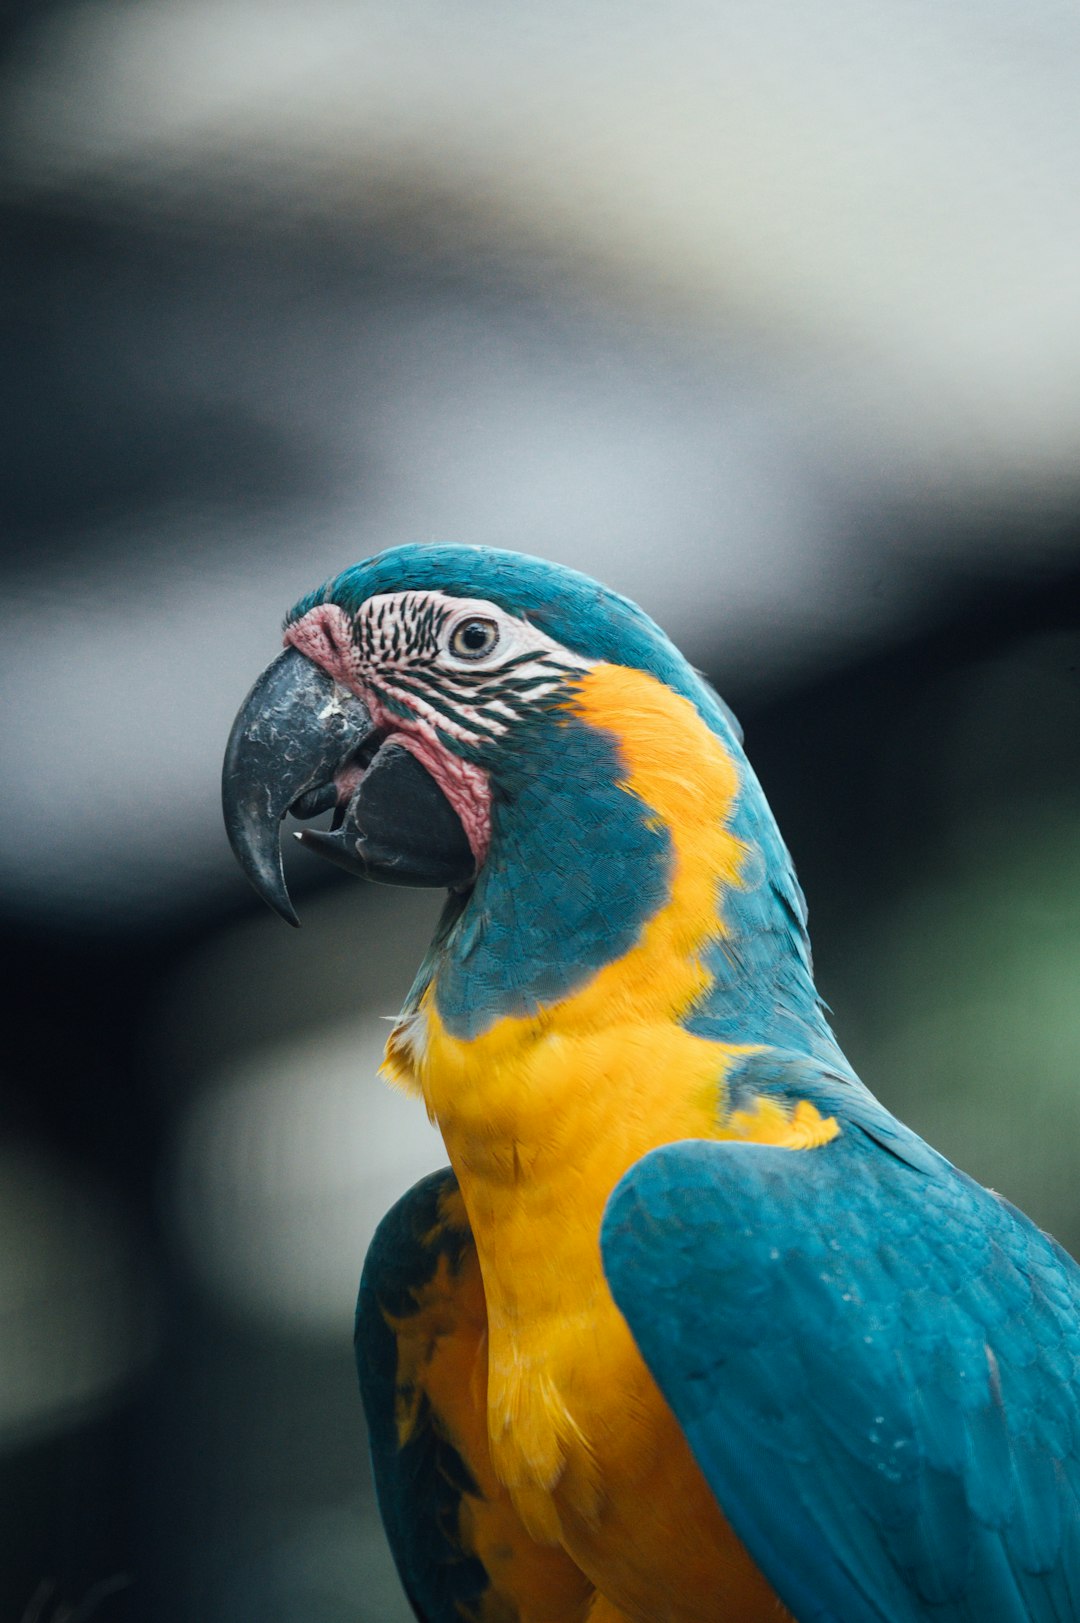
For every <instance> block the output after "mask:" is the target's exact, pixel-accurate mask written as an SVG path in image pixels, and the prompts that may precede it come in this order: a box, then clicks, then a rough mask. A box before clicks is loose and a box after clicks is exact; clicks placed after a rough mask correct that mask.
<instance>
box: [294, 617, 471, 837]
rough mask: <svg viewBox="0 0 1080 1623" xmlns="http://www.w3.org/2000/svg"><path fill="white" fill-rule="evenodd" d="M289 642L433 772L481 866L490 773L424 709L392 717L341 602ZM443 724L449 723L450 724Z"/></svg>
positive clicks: (351, 780)
mask: <svg viewBox="0 0 1080 1623" xmlns="http://www.w3.org/2000/svg"><path fill="white" fill-rule="evenodd" d="M285 642H286V644H287V645H291V646H292V647H293V648H297V649H299V651H300V652H301V653H302V654H306V655H307V657H308V659H310V660H312V661H313V662H314V663H315V664H316V665H318V666H319V668H320V670H323V671H325V672H326V674H327V676H329V677H331V678H332V680H333V681H335V682H340V684H341V686H342V687H345V688H348V690H349V691H350V693H355V694H356V696H357V698H358V699H362V700H363V702H364V704H365V705H367V707H368V709H369V710H370V712H371V719H372V721H373V723H374V724H375V726H376V727H378V728H379V730H380V732H383V733H385V734H386V737H387V738H388V739H390V738H392V739H394V741H395V742H396V743H398V744H401V745H402V747H403V748H404V749H407V750H408V751H409V753H410V755H415V757H416V759H417V760H418V761H419V762H420V764H421V766H423V767H424V768H425V770H426V771H428V772H430V774H431V776H432V777H433V778H434V779H435V782H436V783H437V784H438V785H439V788H440V789H441V790H442V792H443V794H444V795H445V796H446V798H447V800H448V801H449V802H450V804H451V806H453V808H454V810H455V812H456V813H457V815H458V818H459V820H460V822H461V826H462V828H463V829H464V830H465V837H466V839H467V840H468V842H469V845H470V847H471V849H472V854H473V857H474V859H475V861H476V866H477V868H479V867H480V865H481V864H482V863H483V861H484V859H485V857H486V856H487V854H488V847H489V846H490V844H491V785H490V783H489V781H488V777H487V774H486V773H485V772H482V771H481V769H480V768H479V767H477V766H473V765H472V763H471V762H469V761H463V760H462V759H461V757H460V756H459V755H455V754H454V753H453V751H451V750H448V749H447V748H446V746H445V745H444V744H443V743H442V742H441V741H440V739H439V737H438V734H437V732H436V730H435V725H434V721H433V720H429V719H428V718H427V717H426V716H425V715H423V714H422V713H412V714H410V715H409V716H408V717H401V716H389V715H387V713H386V711H385V710H384V709H383V706H382V704H381V703H380V701H379V699H378V697H377V696H376V694H375V693H373V692H372V690H371V688H370V687H369V685H368V683H367V682H366V680H365V673H364V668H363V664H362V661H361V656H360V650H359V649H358V648H357V646H356V644H355V643H354V642H353V639H352V630H351V627H350V625H349V620H348V617H347V615H346V614H345V612H344V610H343V609H340V608H339V607H338V606H337V604H336V603H320V604H318V605H317V606H316V607H315V608H313V609H309V610H308V612H307V613H306V614H305V615H304V616H303V618H302V619H300V620H297V621H295V622H294V624H292V625H291V626H288V627H287V628H286V631H285ZM442 724H443V725H444V726H445V722H443V723H442ZM361 775H362V774H360V773H359V772H358V770H357V769H356V768H348V769H347V770H346V772H345V773H344V774H343V775H342V776H341V777H340V778H338V779H337V780H336V782H337V783H338V787H339V790H341V791H344V790H345V789H347V790H348V792H349V794H351V793H352V792H353V790H355V788H356V785H357V783H358V781H359V777H360V776H361Z"/></svg>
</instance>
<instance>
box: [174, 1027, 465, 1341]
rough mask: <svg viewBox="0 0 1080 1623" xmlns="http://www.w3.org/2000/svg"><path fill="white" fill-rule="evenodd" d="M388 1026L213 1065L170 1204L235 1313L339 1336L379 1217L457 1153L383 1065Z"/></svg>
mask: <svg viewBox="0 0 1080 1623" xmlns="http://www.w3.org/2000/svg"><path fill="white" fill-rule="evenodd" d="M386 1029H387V1028H386V1027H385V1026H383V1025H382V1024H381V1022H377V1021H374V1020H371V1021H368V1022H363V1021H357V1022H356V1023H352V1024H343V1025H340V1026H337V1027H334V1028H331V1029H328V1030H324V1031H320V1032H318V1033H314V1034H312V1036H310V1037H309V1038H304V1039H297V1040H295V1041H290V1042H284V1043H282V1044H280V1045H278V1046H276V1047H274V1048H271V1049H268V1050H264V1051H262V1052H257V1053H255V1054H253V1055H252V1056H251V1057H250V1058H247V1059H245V1060H244V1061H243V1062H242V1063H239V1064H237V1065H236V1066H234V1067H232V1068H230V1069H228V1070H226V1071H224V1072H223V1073H221V1074H219V1075H217V1076H213V1077H208V1078H207V1079H206V1080H205V1083H204V1086H203V1088H202V1091H201V1092H200V1093H199V1094H198V1095H197V1097H196V1099H195V1100H194V1102H193V1104H192V1105H191V1106H190V1107H189V1109H188V1111H187V1114H186V1116H185V1117H184V1119H183V1121H182V1123H181V1126H180V1129H179V1133H178V1138H177V1146H176V1154H175V1160H174V1167H173V1174H172V1178H171V1183H170V1189H169V1197H168V1198H169V1203H170V1206H171V1208H172V1212H173V1215H174V1217H175V1221H176V1227H177V1231H178V1233H179V1236H180V1239H181V1243H182V1245H183V1247H184V1250H185V1252H186V1255H187V1258H188V1261H189V1263H190V1265H191V1267H192V1269H193V1271H194V1272H195V1273H196V1275H197V1276H198V1277H199V1279H200V1280H201V1281H202V1283H203V1285H204V1287H205V1288H206V1289H207V1291H209V1292H210V1294H211V1295H212V1296H214V1297H215V1298H216V1299H217V1300H218V1301H219V1303H221V1304H222V1305H224V1306H225V1307H227V1308H228V1309H229V1310H231V1311H232V1312H235V1313H240V1314H243V1315H246V1316H251V1317H254V1318H258V1319H261V1320H263V1321H267V1320H269V1321H270V1322H272V1324H273V1325H274V1326H275V1327H276V1328H277V1329H278V1330H300V1331H307V1332H310V1333H315V1334H319V1333H322V1332H326V1333H328V1334H333V1335H337V1334H339V1333H340V1331H341V1327H342V1325H343V1324H344V1325H347V1324H348V1323H349V1320H350V1315H351V1312H352V1308H353V1305H354V1303H355V1300H356V1287H357V1283H358V1281H359V1277H360V1268H361V1265H362V1263H363V1259H364V1254H365V1252H366V1250H367V1246H368V1243H369V1241H370V1239H371V1236H372V1234H373V1233H374V1231H375V1228H376V1226H377V1224H378V1222H379V1220H380V1219H381V1218H382V1217H383V1216H384V1215H385V1213H386V1211H387V1210H388V1208H389V1207H390V1206H391V1205H393V1203H394V1201H395V1200H397V1199H398V1197H399V1196H400V1195H402V1194H404V1193H405V1191H406V1190H407V1189H408V1188H409V1187H410V1186H411V1185H412V1184H413V1183H414V1182H415V1181H416V1180H417V1179H418V1178H420V1177H422V1176H423V1175H424V1173H426V1172H430V1171H432V1170H434V1169H435V1168H436V1167H438V1166H443V1165H445V1164H446V1154H445V1151H444V1150H443V1146H442V1140H441V1139H440V1138H439V1136H438V1133H437V1132H436V1131H435V1129H434V1128H433V1127H431V1126H430V1124H429V1123H428V1120H427V1116H426V1115H425V1112H424V1108H423V1106H422V1105H421V1104H420V1103H419V1102H418V1101H416V1100H413V1099H408V1098H406V1097H405V1096H404V1095H403V1094H401V1093H399V1092H397V1091H395V1090H393V1089H391V1088H390V1087H389V1086H388V1085H387V1084H386V1083H385V1082H383V1081H381V1080H380V1079H379V1078H377V1077H376V1075H375V1072H376V1070H377V1067H378V1065H379V1062H380V1060H381V1057H382V1042H383V1040H384V1039H385V1034H386Z"/></svg>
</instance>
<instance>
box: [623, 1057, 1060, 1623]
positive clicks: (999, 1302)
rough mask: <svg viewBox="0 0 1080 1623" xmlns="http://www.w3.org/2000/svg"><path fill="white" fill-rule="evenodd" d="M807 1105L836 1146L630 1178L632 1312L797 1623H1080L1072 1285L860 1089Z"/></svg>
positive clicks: (1017, 1225) (703, 1455) (708, 1471)
mask: <svg viewBox="0 0 1080 1623" xmlns="http://www.w3.org/2000/svg"><path fill="white" fill-rule="evenodd" d="M775 1081H776V1078H775V1077H774V1082H775ZM803 1082H804V1084H805V1082H806V1078H805V1077H804V1078H803ZM801 1092H802V1094H803V1096H808V1095H809V1094H810V1093H811V1090H810V1089H809V1088H808V1087H807V1086H805V1085H804V1086H803V1088H802V1089H801ZM813 1096H814V1098H815V1102H816V1103H819V1107H820V1108H822V1109H825V1108H831V1109H832V1111H833V1112H834V1113H835V1114H837V1115H838V1117H839V1118H840V1120H841V1123H842V1126H843V1131H842V1133H841V1136H840V1137H839V1138H838V1139H835V1140H833V1141H832V1142H831V1143H829V1144H827V1145H825V1146H822V1147H820V1148H818V1149H815V1150H811V1151H789V1150H783V1149H775V1148H771V1147H766V1146H759V1145H747V1144H737V1143H725V1142H721V1143H703V1142H688V1143H683V1144H676V1145H669V1146H665V1147H664V1148H662V1149H659V1150H656V1151H654V1152H653V1153H652V1154H651V1155H649V1156H646V1157H645V1159H644V1160H643V1161H641V1162H639V1163H638V1165H637V1166H636V1167H634V1168H632V1169H631V1171H630V1172H629V1173H628V1174H627V1176H626V1177H625V1178H624V1179H623V1181H622V1183H621V1184H620V1185H619V1187H618V1188H617V1190H616V1191H615V1193H614V1195H613V1196H612V1199H611V1201H610V1202H609V1205H608V1210H607V1214H606V1216H605V1221H604V1228H603V1234H602V1245H603V1254H604V1265H605V1269H606V1271H607V1274H608V1279H609V1282H610V1284H611V1288H612V1291H613V1293H614V1295H615V1298H616V1301H617V1302H618V1303H619V1306H620V1308H621V1309H622V1311H623V1313H624V1314H625V1315H626V1318H627V1320H628V1322H629V1324H630V1327H631V1329H632V1331H633V1333H634V1336H635V1338H636V1339H637V1341H638V1344H639V1346H640V1347H641V1350H642V1353H643V1355H644V1357H645V1359H646V1361H647V1363H648V1364H649V1367H650V1369H651V1370H652V1372H653V1374H654V1376H655V1377H656V1379H657V1381H658V1382H659V1384H660V1387H661V1390H662V1391H663V1392H664V1394H665V1396H666V1397H667V1399H668V1401H669V1402H670V1403H671V1405H672V1407H673V1409H674V1410H675V1412H676V1414H677V1415H678V1417H679V1419H680V1421H681V1422H682V1424H683V1426H684V1428H685V1430H686V1432H687V1436H688V1438H689V1440H690V1443H691V1446H692V1447H693V1449H694V1452H695V1455H696V1457H697V1459H698V1462H699V1464H700V1465H701V1467H702V1469H703V1471H704V1473H705V1475H706V1477H707V1479H708V1480H709V1482H710V1484H711V1486H712V1487H713V1490H714V1492H715V1493H716V1495H717V1497H718V1499H719V1501H720V1503H721V1505H722V1507H723V1509H724V1511H725V1514H726V1515H727V1516H728V1517H729V1519H730V1520H731V1522H732V1524H733V1526H734V1527H735V1529H736V1531H737V1532H738V1533H739V1535H740V1537H741V1538H742V1539H743V1541H744V1542H745V1543H746V1545H747V1547H748V1548H749V1550H750V1552H751V1554H752V1555H753V1556H754V1558H755V1560H756V1561H757V1562H758V1564H759V1565H760V1566H761V1567H762V1569H763V1571H764V1572H765V1574H766V1576H767V1577H768V1578H769V1580H770V1581H771V1582H772V1584H773V1585H774V1587H775V1588H776V1589H777V1591H778V1593H779V1594H780V1595H781V1597H782V1598H783V1600H784V1601H785V1603H786V1605H787V1606H788V1607H790V1609H791V1610H792V1611H793V1613H794V1614H795V1616H796V1617H797V1618H798V1619H799V1623H827V1620H835V1623H908V1620H909V1619H910V1620H915V1619H923V1618H930V1619H935V1620H937V1623H1069V1620H1074V1619H1076V1618H1077V1617H1078V1616H1080V1608H1078V1605H1077V1602H1078V1597H1080V1446H1078V1444H1080V1388H1078V1374H1080V1334H1078V1326H1080V1270H1078V1269H1077V1267H1076V1265H1075V1264H1074V1263H1073V1262H1072V1260H1071V1259H1070V1258H1069V1257H1068V1256H1067V1255H1066V1254H1065V1253H1064V1252H1063V1251H1062V1250H1061V1249H1060V1247H1058V1246H1056V1245H1055V1244H1054V1243H1053V1242H1052V1241H1050V1240H1049V1239H1047V1237H1046V1236H1045V1235H1043V1234H1041V1233H1040V1232H1039V1231H1038V1230H1037V1229H1036V1228H1035V1227H1034V1225H1032V1224H1031V1223H1030V1222H1029V1221H1028V1220H1027V1219H1026V1218H1023V1217H1022V1216H1021V1215H1020V1214H1019V1213H1017V1212H1016V1211H1015V1210H1014V1209H1013V1208H1012V1207H1011V1206H1009V1205H1008V1203H1007V1202H1004V1201H1001V1200H999V1199H998V1198H997V1197H996V1196H993V1195H991V1194H990V1193H989V1192H988V1191H986V1190H984V1189H982V1188H980V1186H979V1185H977V1184H975V1183H973V1182H972V1181H971V1180H970V1179H968V1178H966V1177H965V1176H964V1175H963V1174H961V1173H959V1172H957V1171H956V1170H955V1169H954V1168H952V1167H950V1166H949V1164H948V1163H947V1162H945V1161H944V1160H943V1159H942V1158H941V1157H940V1156H938V1155H936V1154H935V1153H934V1152H933V1151H932V1150H929V1149H928V1148H927V1147H926V1146H925V1145H922V1143H921V1141H920V1140H918V1139H917V1138H916V1137H915V1135H914V1134H911V1133H910V1132H908V1130H907V1129H905V1128H903V1127H901V1126H900V1124H899V1123H896V1122H895V1121H894V1120H893V1118H891V1117H889V1116H888V1114H887V1112H885V1111H884V1109H883V1107H881V1106H879V1105H877V1103H876V1101H873V1100H872V1099H871V1098H870V1096H869V1095H868V1094H865V1090H863V1089H862V1088H861V1087H860V1085H859V1084H858V1083H856V1082H854V1081H853V1079H850V1078H845V1077H842V1076H832V1077H824V1076H819V1077H818V1080H817V1084H816V1087H815V1089H814V1090H813ZM886 1150H887V1153H883V1151H886Z"/></svg>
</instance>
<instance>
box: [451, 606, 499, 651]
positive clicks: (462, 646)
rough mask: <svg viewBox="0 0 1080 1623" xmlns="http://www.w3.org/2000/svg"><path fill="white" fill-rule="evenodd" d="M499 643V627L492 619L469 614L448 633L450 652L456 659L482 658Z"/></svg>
mask: <svg viewBox="0 0 1080 1623" xmlns="http://www.w3.org/2000/svg"><path fill="white" fill-rule="evenodd" d="M498 644H499V628H498V626H497V625H496V623H495V621H494V620H487V619H484V618H483V617H482V616H480V615H476V614H474V615H470V616H469V618H468V619H467V620H462V621H461V622H460V624H459V625H456V626H455V627H454V629H453V631H452V632H451V633H450V652H451V653H452V654H456V656H457V658H458V659H484V658H485V657H486V656H487V655H488V654H490V653H493V652H494V650H495V649H496V648H497V647H498Z"/></svg>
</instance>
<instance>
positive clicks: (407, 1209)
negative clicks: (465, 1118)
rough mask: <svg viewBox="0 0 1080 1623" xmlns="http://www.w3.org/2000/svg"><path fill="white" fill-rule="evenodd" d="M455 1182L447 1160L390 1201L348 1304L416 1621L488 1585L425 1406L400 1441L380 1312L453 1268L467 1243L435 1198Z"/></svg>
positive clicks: (379, 1480) (375, 1453)
mask: <svg viewBox="0 0 1080 1623" xmlns="http://www.w3.org/2000/svg"><path fill="white" fill-rule="evenodd" d="M456 1187H457V1185H456V1181H455V1179H454V1175H453V1173H452V1172H451V1171H450V1170H449V1168H447V1169H445V1170H444V1171H441V1172H435V1173H432V1174H431V1175H430V1176H429V1177H427V1178H424V1179H422V1180H421V1182H420V1183H418V1184H416V1185H415V1186H414V1188H413V1189H411V1190H410V1191H409V1193H408V1194H407V1195H405V1196H404V1197H403V1198H402V1199H401V1200H399V1201H398V1203H397V1204H396V1205H395V1206H394V1207H392V1208H391V1210H390V1211H389V1212H388V1213H387V1215H386V1217H384V1219H383V1221H382V1223H381V1224H380V1225H379V1228H378V1230H377V1232H376V1235H375V1238H374V1240H373V1241H372V1243H371V1248H370V1250H369V1252H368V1256H367V1261H366V1262H365V1264H364V1272H363V1277H362V1279H361V1281H360V1296H359V1300H358V1302H357V1307H356V1339H355V1346H356V1364H357V1370H358V1372H359V1376H360V1391H361V1396H362V1398H363V1401H364V1411H365V1413H366V1415H367V1422H368V1433H369V1439H370V1446H371V1460H372V1467H373V1470H374V1475H375V1488H376V1493H377V1496H378V1500H379V1509H380V1511H381V1513H382V1518H383V1524H384V1526H385V1528H386V1533H387V1538H388V1540H389V1542H390V1548H391V1550H392V1552H393V1556H394V1560H395V1562H396V1564H397V1568H398V1573H399V1575H400V1577H401V1581H402V1585H403V1587H404V1589H405V1593H406V1594H407V1596H408V1598H409V1602H410V1604H411V1606H412V1609H413V1611H414V1612H415V1613H416V1616H417V1618H418V1619H419V1620H420V1623H462V1618H464V1617H469V1616H473V1615H474V1609H475V1607H476V1606H477V1604H478V1603H479V1601H480V1599H481V1597H482V1595H483V1593H484V1590H485V1589H486V1588H487V1586H488V1575H487V1573H486V1572H485V1570H484V1568H483V1566H482V1565H481V1563H480V1562H479V1561H478V1560H477V1559H476V1558H475V1557H473V1556H471V1555H469V1554H468V1553H467V1552H466V1551H465V1550H463V1549H462V1547H461V1543H460V1540H459V1538H458V1531H457V1529H458V1514H459V1507H460V1502H461V1496H462V1494H463V1493H474V1492H475V1491H476V1490H475V1484H474V1483H473V1481H472V1477H471V1475H470V1473H469V1471H468V1469H467V1468H466V1466H465V1463H464V1461H463V1460H462V1458H461V1456H460V1455H459V1454H458V1452H457V1450H456V1449H454V1448H453V1447H452V1446H451V1444H450V1443H449V1442H448V1441H447V1440H446V1438H445V1437H443V1436H442V1435H441V1434H440V1431H439V1428H438V1426H437V1425H436V1424H434V1423H433V1417H432V1416H431V1415H430V1414H428V1413H426V1412H425V1410H424V1407H423V1405H421V1408H420V1412H419V1413H418V1416H417V1423H416V1425H415V1426H414V1428H413V1431H412V1435H411V1436H410V1437H409V1438H408V1440H407V1441H406V1442H405V1443H404V1444H402V1443H401V1442H400V1440H399V1438H398V1432H397V1422H396V1408H397V1402H398V1397H399V1386H398V1346H397V1337H396V1335H395V1333H394V1330H393V1328H392V1327H391V1324H390V1323H389V1322H388V1315H389V1317H390V1318H393V1319H398V1320H402V1319H404V1320H407V1319H408V1318H409V1316H410V1315H412V1314H414V1313H415V1312H416V1311H417V1293H418V1292H419V1291H420V1290H421V1289H422V1288H423V1286H424V1285H425V1284H426V1283H427V1282H428V1281H429V1280H430V1279H431V1278H432V1277H433V1276H434V1274H435V1272H436V1269H437V1268H438V1266H439V1261H440V1258H445V1259H446V1261H447V1263H448V1264H449V1266H450V1268H451V1270H453V1269H456V1268H457V1267H458V1266H459V1265H460V1262H461V1258H462V1256H463V1254H464V1252H465V1250H466V1248H467V1247H471V1245H472V1237H471V1235H470V1234H469V1233H468V1230H467V1229H464V1228H460V1227H457V1226H456V1225H454V1224H453V1223H451V1222H448V1221H447V1220H446V1215H445V1210H444V1206H443V1197H444V1196H445V1195H446V1193H447V1192H448V1191H451V1190H454V1189H456Z"/></svg>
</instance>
